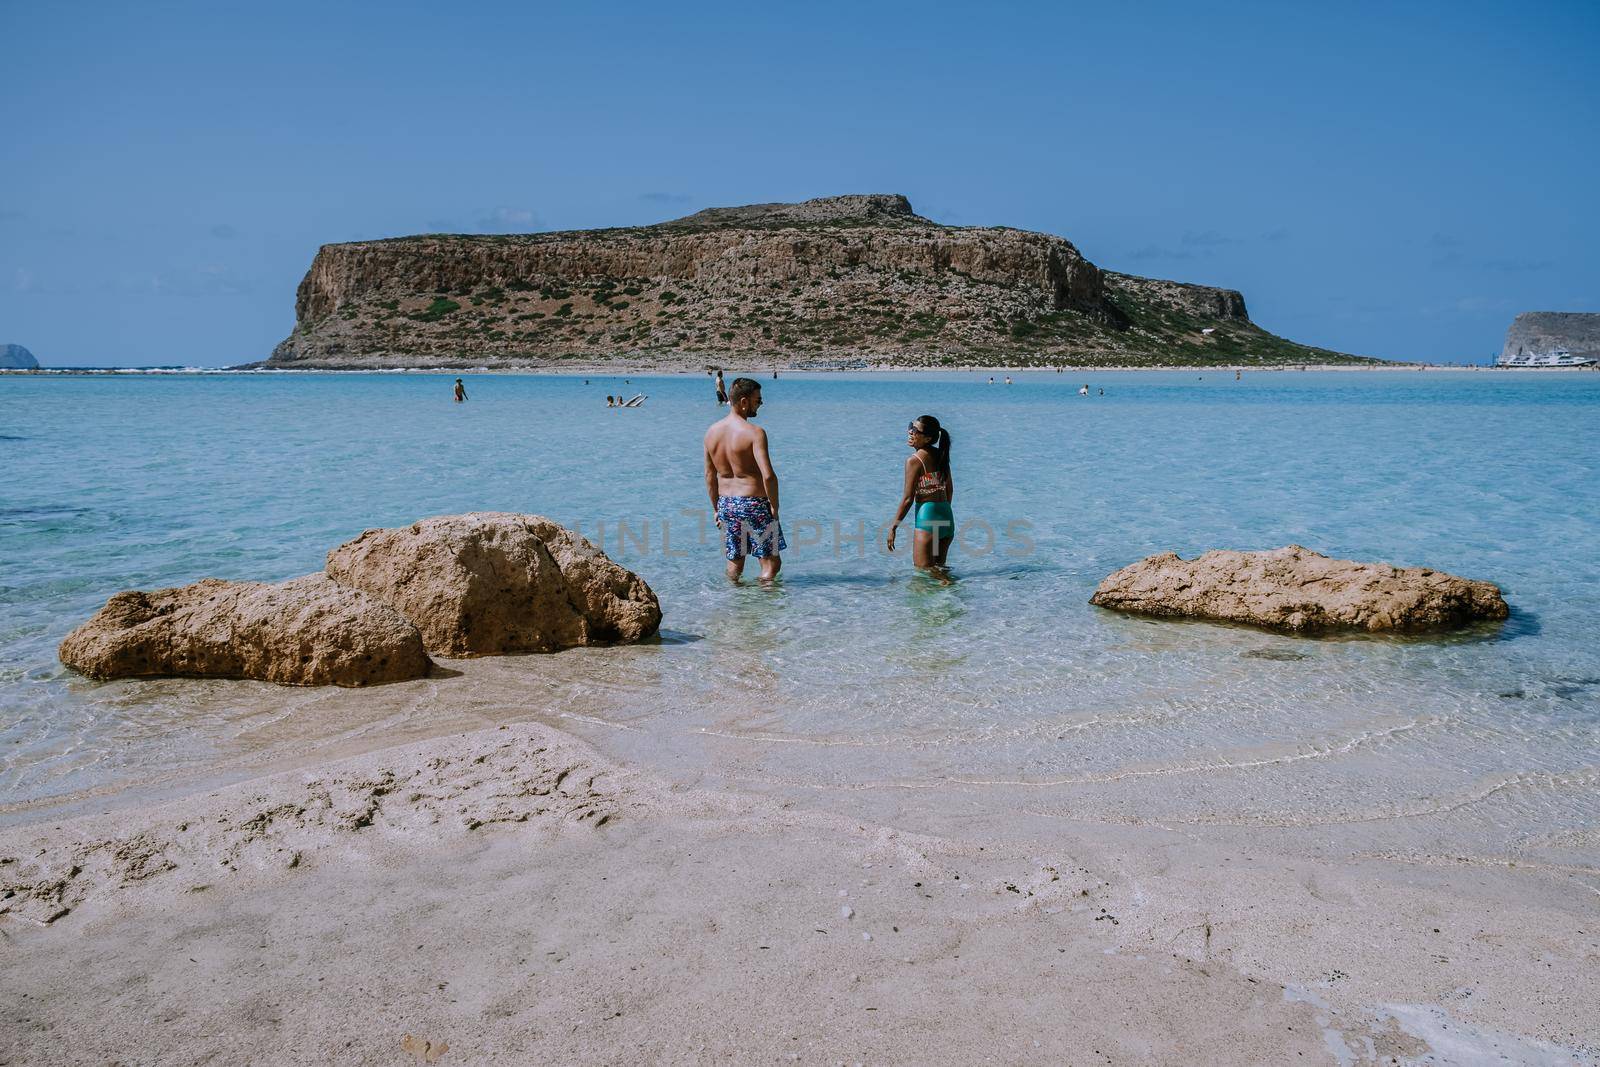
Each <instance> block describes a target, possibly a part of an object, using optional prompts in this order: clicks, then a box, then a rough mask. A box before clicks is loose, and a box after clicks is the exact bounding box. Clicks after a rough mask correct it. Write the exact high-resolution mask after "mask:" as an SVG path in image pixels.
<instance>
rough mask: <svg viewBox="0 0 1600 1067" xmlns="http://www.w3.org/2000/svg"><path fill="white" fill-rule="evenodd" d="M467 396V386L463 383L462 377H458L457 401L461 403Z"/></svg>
mask: <svg viewBox="0 0 1600 1067" xmlns="http://www.w3.org/2000/svg"><path fill="white" fill-rule="evenodd" d="M466 398H467V387H466V386H464V385H462V384H461V379H460V378H457V379H456V403H457V404H459V403H461V402H462V401H463V400H465V399H466Z"/></svg>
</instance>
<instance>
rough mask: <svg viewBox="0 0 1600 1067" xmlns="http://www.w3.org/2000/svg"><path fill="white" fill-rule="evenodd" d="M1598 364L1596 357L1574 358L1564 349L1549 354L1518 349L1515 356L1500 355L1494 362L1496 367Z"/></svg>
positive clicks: (1599, 359) (1583, 365) (1598, 360)
mask: <svg viewBox="0 0 1600 1067" xmlns="http://www.w3.org/2000/svg"><path fill="white" fill-rule="evenodd" d="M1596 363H1600V357H1597V356H1575V355H1573V354H1572V353H1571V352H1569V351H1567V350H1566V349H1565V348H1557V349H1554V350H1552V351H1549V352H1529V351H1528V350H1527V349H1525V348H1519V349H1518V350H1517V354H1516V355H1514V356H1508V355H1505V354H1503V353H1502V354H1501V356H1500V358H1499V359H1497V360H1495V366H1497V367H1592V366H1594V365H1595V364H1596Z"/></svg>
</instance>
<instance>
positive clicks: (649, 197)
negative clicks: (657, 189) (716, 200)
mask: <svg viewBox="0 0 1600 1067" xmlns="http://www.w3.org/2000/svg"><path fill="white" fill-rule="evenodd" d="M639 199H640V200H643V201H645V202H647V203H651V204H687V203H688V202H689V201H690V200H692V199H693V197H691V196H690V195H689V194H688V193H640V194H639Z"/></svg>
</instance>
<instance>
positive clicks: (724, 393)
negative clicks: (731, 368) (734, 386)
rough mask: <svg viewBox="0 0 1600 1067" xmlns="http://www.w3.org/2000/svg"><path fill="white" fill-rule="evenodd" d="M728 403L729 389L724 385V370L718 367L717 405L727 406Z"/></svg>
mask: <svg viewBox="0 0 1600 1067" xmlns="http://www.w3.org/2000/svg"><path fill="white" fill-rule="evenodd" d="M727 402H728V387H727V386H725V385H723V384H722V368H721V367H718V368H717V403H719V404H726V403H727Z"/></svg>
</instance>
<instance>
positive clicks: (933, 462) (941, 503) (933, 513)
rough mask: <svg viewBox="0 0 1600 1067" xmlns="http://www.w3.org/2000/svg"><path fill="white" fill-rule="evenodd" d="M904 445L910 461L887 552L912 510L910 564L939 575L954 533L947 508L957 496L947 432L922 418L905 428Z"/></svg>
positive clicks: (933, 420) (928, 418)
mask: <svg viewBox="0 0 1600 1067" xmlns="http://www.w3.org/2000/svg"><path fill="white" fill-rule="evenodd" d="M906 444H907V445H908V446H909V447H910V448H911V458H909V459H907V460H906V477H905V486H904V488H903V489H902V491H901V493H900V508H899V510H898V511H896V512H895V513H894V522H893V523H892V524H891V525H890V527H889V551H890V552H893V551H894V540H895V534H897V533H898V532H899V529H900V522H901V520H902V519H904V518H905V517H906V512H907V511H910V510H912V509H913V508H915V509H916V514H915V515H914V516H913V521H912V525H913V527H914V528H915V529H916V535H915V537H916V539H915V540H914V541H913V542H912V545H911V561H912V562H913V563H915V564H916V565H917V566H918V567H920V568H922V569H924V570H930V571H933V572H935V573H941V572H943V571H944V569H945V567H944V557H945V554H946V553H948V552H949V551H950V542H951V540H952V539H953V538H954V537H955V530H956V520H955V513H954V512H953V511H952V510H951V508H950V502H951V501H952V500H953V499H955V492H956V486H955V482H954V480H952V478H951V477H950V431H949V430H946V429H944V428H943V427H942V426H940V425H939V420H938V419H936V418H934V417H933V416H932V415H922V416H920V417H918V418H917V419H915V420H914V421H913V422H912V423H911V425H910V426H908V427H907V428H906Z"/></svg>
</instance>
